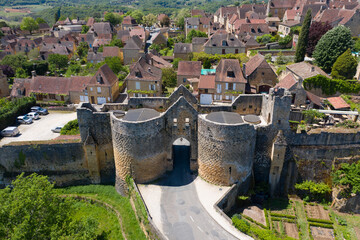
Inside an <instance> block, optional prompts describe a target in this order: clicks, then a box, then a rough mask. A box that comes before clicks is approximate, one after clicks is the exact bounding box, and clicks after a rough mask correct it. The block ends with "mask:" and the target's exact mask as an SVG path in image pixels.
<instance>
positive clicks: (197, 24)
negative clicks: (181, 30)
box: [185, 17, 212, 36]
mask: <svg viewBox="0 0 360 240" xmlns="http://www.w3.org/2000/svg"><path fill="white" fill-rule="evenodd" d="M211 25H212V24H211V19H210V18H208V17H191V18H185V34H186V36H187V35H188V34H189V32H190V31H191V30H193V29H194V30H197V31H201V32H204V33H206V34H208V35H209V34H210V28H211Z"/></svg>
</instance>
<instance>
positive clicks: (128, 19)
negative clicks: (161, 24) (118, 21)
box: [122, 15, 137, 25]
mask: <svg viewBox="0 0 360 240" xmlns="http://www.w3.org/2000/svg"><path fill="white" fill-rule="evenodd" d="M122 24H126V25H137V22H136V20H135V18H133V17H131V16H130V15H128V16H126V17H124V20H123V21H122Z"/></svg>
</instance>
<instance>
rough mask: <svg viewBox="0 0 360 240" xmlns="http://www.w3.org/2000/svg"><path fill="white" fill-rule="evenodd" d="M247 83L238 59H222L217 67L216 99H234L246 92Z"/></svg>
mask: <svg viewBox="0 0 360 240" xmlns="http://www.w3.org/2000/svg"><path fill="white" fill-rule="evenodd" d="M246 83H247V81H246V79H245V78H244V76H243V73H242V71H241V67H240V63H239V61H238V60H237V59H221V60H220V63H219V65H218V66H217V67H216V74H215V86H216V93H215V95H214V101H233V100H234V99H235V98H236V97H237V96H238V95H239V94H242V93H245V87H246Z"/></svg>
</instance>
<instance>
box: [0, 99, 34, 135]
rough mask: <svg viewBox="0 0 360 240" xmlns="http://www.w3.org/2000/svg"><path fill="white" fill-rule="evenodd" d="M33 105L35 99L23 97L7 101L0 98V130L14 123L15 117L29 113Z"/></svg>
mask: <svg viewBox="0 0 360 240" xmlns="http://www.w3.org/2000/svg"><path fill="white" fill-rule="evenodd" d="M34 105H35V98H32V97H23V98H19V99H17V98H15V99H13V100H11V101H10V100H8V99H6V98H0V130H2V129H4V128H6V127H7V126H11V125H13V124H14V123H15V122H16V117H17V116H19V115H22V114H25V113H28V112H29V111H30V108H31V107H32V106H34Z"/></svg>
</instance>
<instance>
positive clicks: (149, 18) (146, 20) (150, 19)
mask: <svg viewBox="0 0 360 240" xmlns="http://www.w3.org/2000/svg"><path fill="white" fill-rule="evenodd" d="M142 20H143V24H144V25H145V26H147V27H151V26H153V25H154V24H155V23H156V20H157V17H156V16H155V15H154V14H152V13H149V14H148V15H146V16H143V19H142Z"/></svg>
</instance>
